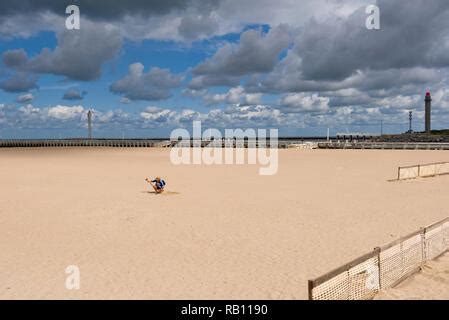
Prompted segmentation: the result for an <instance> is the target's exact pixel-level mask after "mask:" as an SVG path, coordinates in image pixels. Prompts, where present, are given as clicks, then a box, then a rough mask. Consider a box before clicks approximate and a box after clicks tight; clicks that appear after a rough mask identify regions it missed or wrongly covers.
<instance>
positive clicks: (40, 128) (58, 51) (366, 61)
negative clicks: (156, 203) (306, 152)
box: [0, 0, 449, 138]
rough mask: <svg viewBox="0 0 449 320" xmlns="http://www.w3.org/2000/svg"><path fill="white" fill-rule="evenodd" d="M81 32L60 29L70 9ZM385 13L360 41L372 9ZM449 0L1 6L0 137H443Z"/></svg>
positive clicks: (448, 109) (48, 0)
mask: <svg viewBox="0 0 449 320" xmlns="http://www.w3.org/2000/svg"><path fill="white" fill-rule="evenodd" d="M71 4H75V5H77V6H79V8H80V12H81V28H80V30H67V29H66V27H65V21H66V18H67V16H68V15H67V14H66V13H65V9H66V7H67V6H68V5H71ZM370 4H375V5H377V6H378V7H379V8H380V26H381V29H380V30H368V29H367V28H366V27H365V21H366V18H367V17H368V14H367V13H366V12H365V9H366V7H367V5H370ZM448 27H449V2H448V1H447V0H430V1H429V0H426V1H425V0H409V1H401V0H377V1H375V0H371V1H370V0H347V1H343V0H302V1H300V0H278V1H268V0H240V1H239V0H173V1H151V0H147V1H142V0H128V1H120V2H119V1H107V0H95V1H93V0H78V1H76V0H70V1H65V0H41V1H31V0H17V1H14V2H11V1H5V0H0V48H1V50H0V54H1V57H0V58H1V62H0V138H11V137H20V138H24V137H48V138H58V137H73V136H82V135H85V131H86V129H85V127H86V111H87V110H88V109H93V110H94V133H95V135H96V136H101V137H108V136H109V137H122V136H123V135H124V136H127V137H161V136H167V135H169V133H170V131H171V130H172V129H173V128H178V127H186V128H191V126H192V121H193V120H201V121H202V122H203V127H204V128H206V127H214V128H219V129H223V128H279V131H280V135H289V136H292V135H294V136H311V135H321V136H323V135H325V134H326V131H327V128H328V127H329V128H331V133H333V134H335V133H336V132H345V131H351V132H354V131H357V132H360V131H363V132H373V133H378V132H379V131H380V122H381V121H382V122H383V124H384V132H403V131H405V130H407V129H408V120H407V119H408V112H409V111H410V110H413V112H414V119H415V120H414V129H415V130H422V129H423V121H422V118H423V106H424V103H423V99H424V94H425V92H426V91H427V90H430V91H431V92H432V97H433V114H432V117H433V119H432V121H433V127H434V128H448V127H449V88H448V83H449V81H448V75H449V68H448V67H449V28H448Z"/></svg>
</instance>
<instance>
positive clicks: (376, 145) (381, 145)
mask: <svg viewBox="0 0 449 320" xmlns="http://www.w3.org/2000/svg"><path fill="white" fill-rule="evenodd" d="M318 148H319V149H377V150H449V143H430V142H429V143H428V142H351V141H345V142H319V143H318Z"/></svg>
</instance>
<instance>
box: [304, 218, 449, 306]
mask: <svg viewBox="0 0 449 320" xmlns="http://www.w3.org/2000/svg"><path fill="white" fill-rule="evenodd" d="M448 250H449V218H447V219H445V220H443V221H440V222H438V223H435V224H433V225H431V226H428V227H426V228H422V229H420V230H419V231H416V232H414V233H412V234H410V235H408V236H406V237H403V238H400V239H398V240H397V241H394V242H392V243H390V244H388V245H386V246H383V247H381V248H376V249H374V251H372V252H370V253H368V254H366V255H364V256H362V257H360V258H358V259H356V260H354V261H352V262H350V263H348V264H345V265H343V266H341V267H340V268H338V269H335V270H334V271H331V272H329V273H327V274H325V275H323V276H321V277H319V278H317V279H315V280H310V281H309V299H311V300H367V299H372V298H373V297H374V296H375V295H376V294H377V293H378V292H379V291H380V290H381V289H386V288H390V287H393V286H395V285H396V284H398V283H399V282H401V281H402V280H404V279H405V278H407V277H409V276H410V275H412V274H413V273H415V272H417V271H419V270H420V268H421V267H422V265H423V264H424V263H425V262H426V261H428V260H432V259H435V258H437V257H438V256H440V255H442V254H443V253H445V252H446V251H448Z"/></svg>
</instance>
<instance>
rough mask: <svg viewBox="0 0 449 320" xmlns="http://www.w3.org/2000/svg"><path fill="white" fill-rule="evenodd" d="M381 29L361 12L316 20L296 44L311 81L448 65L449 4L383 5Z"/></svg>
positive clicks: (384, 0) (394, 0) (442, 0)
mask: <svg viewBox="0 0 449 320" xmlns="http://www.w3.org/2000/svg"><path fill="white" fill-rule="evenodd" d="M377 5H378V6H379V8H380V18H381V20H380V21H381V30H368V29H367V28H366V27H365V20H366V17H367V14H366V13H365V10H364V9H365V8H364V7H362V8H360V9H359V10H357V11H355V12H354V13H353V14H352V15H351V16H349V17H348V19H344V20H329V21H327V22H325V23H317V22H315V21H313V20H312V21H311V22H310V23H309V25H307V26H306V27H305V28H304V29H303V32H302V33H301V34H300V35H299V36H298V37H297V39H296V46H295V50H296V52H297V54H298V56H300V57H301V59H302V71H303V76H304V78H305V79H307V80H342V79H345V78H347V77H349V76H351V75H352V74H354V73H355V72H356V71H357V70H367V69H371V70H388V69H402V68H413V67H426V68H439V67H443V66H448V65H449V55H448V54H447V52H448V49H449V41H448V38H447V30H449V2H448V1H446V0H434V1H432V2H431V3H429V2H428V1H425V0H411V1H407V2H404V1H400V0H378V1H377Z"/></svg>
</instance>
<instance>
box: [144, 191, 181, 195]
mask: <svg viewBox="0 0 449 320" xmlns="http://www.w3.org/2000/svg"><path fill="white" fill-rule="evenodd" d="M142 193H150V194H154V195H158V196H174V195H177V194H179V192H176V191H164V192H160V193H157V192H156V191H142Z"/></svg>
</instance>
